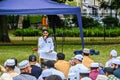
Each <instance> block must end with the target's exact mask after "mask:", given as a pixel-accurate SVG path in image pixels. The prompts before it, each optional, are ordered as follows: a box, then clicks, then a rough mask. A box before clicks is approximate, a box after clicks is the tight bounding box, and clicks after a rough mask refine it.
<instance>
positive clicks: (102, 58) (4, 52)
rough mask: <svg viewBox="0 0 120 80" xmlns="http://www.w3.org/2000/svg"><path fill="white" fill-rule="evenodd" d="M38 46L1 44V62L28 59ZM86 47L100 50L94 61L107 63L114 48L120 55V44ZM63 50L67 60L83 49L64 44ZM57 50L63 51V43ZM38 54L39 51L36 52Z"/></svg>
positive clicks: (78, 46) (79, 46) (93, 57)
mask: <svg viewBox="0 0 120 80" xmlns="http://www.w3.org/2000/svg"><path fill="white" fill-rule="evenodd" d="M35 47H36V46H0V64H2V65H3V64H4V61H5V60H6V59H8V58H12V57H15V58H17V59H18V61H21V60H23V59H28V57H29V55H30V54H33V51H32V48H35ZM85 47H86V48H90V49H95V50H96V51H100V55H92V56H90V57H91V58H92V59H93V60H94V61H96V62H100V63H103V64H105V62H106V61H107V60H108V59H109V52H110V51H111V50H112V49H115V50H117V52H118V53H119V54H118V55H119V56H120V44H111V45H85ZM63 48H64V49H63V52H64V53H65V55H66V60H70V59H71V58H72V57H73V52H74V51H75V50H81V45H64V46H63ZM57 52H62V45H57ZM34 54H35V55H37V52H35V53H34Z"/></svg>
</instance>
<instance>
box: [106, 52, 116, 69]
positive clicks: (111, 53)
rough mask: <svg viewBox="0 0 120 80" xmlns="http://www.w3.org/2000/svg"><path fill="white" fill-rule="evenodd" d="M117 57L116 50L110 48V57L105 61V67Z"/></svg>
mask: <svg viewBox="0 0 120 80" xmlns="http://www.w3.org/2000/svg"><path fill="white" fill-rule="evenodd" d="M116 57H117V51H116V50H111V52H110V59H109V60H108V61H107V62H106V64H105V67H110V66H111V64H112V61H113V60H114V59H116Z"/></svg>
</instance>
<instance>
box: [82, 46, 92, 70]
mask: <svg viewBox="0 0 120 80" xmlns="http://www.w3.org/2000/svg"><path fill="white" fill-rule="evenodd" d="M82 55H83V61H82V64H84V65H85V66H86V67H87V68H89V69H90V64H91V63H93V62H94V61H93V60H92V59H91V58H89V55H90V49H87V48H84V49H83V53H82Z"/></svg>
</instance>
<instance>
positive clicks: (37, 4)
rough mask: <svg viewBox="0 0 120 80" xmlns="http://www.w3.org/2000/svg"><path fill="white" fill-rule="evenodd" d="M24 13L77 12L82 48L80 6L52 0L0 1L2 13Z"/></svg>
mask: <svg viewBox="0 0 120 80" xmlns="http://www.w3.org/2000/svg"><path fill="white" fill-rule="evenodd" d="M16 14H17V15H22V14H47V15H55V14H75V15H77V18H78V24H79V28H80V37H81V40H82V48H84V39H83V31H82V20H81V12H80V7H75V6H69V5H65V4H60V3H57V2H53V1H51V0H2V1H0V15H16Z"/></svg>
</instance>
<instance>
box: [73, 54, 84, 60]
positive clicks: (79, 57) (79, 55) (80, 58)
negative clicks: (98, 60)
mask: <svg viewBox="0 0 120 80" xmlns="http://www.w3.org/2000/svg"><path fill="white" fill-rule="evenodd" d="M74 58H76V59H78V60H80V61H82V60H83V56H82V55H81V54H78V55H76V56H75V57H74Z"/></svg>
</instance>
